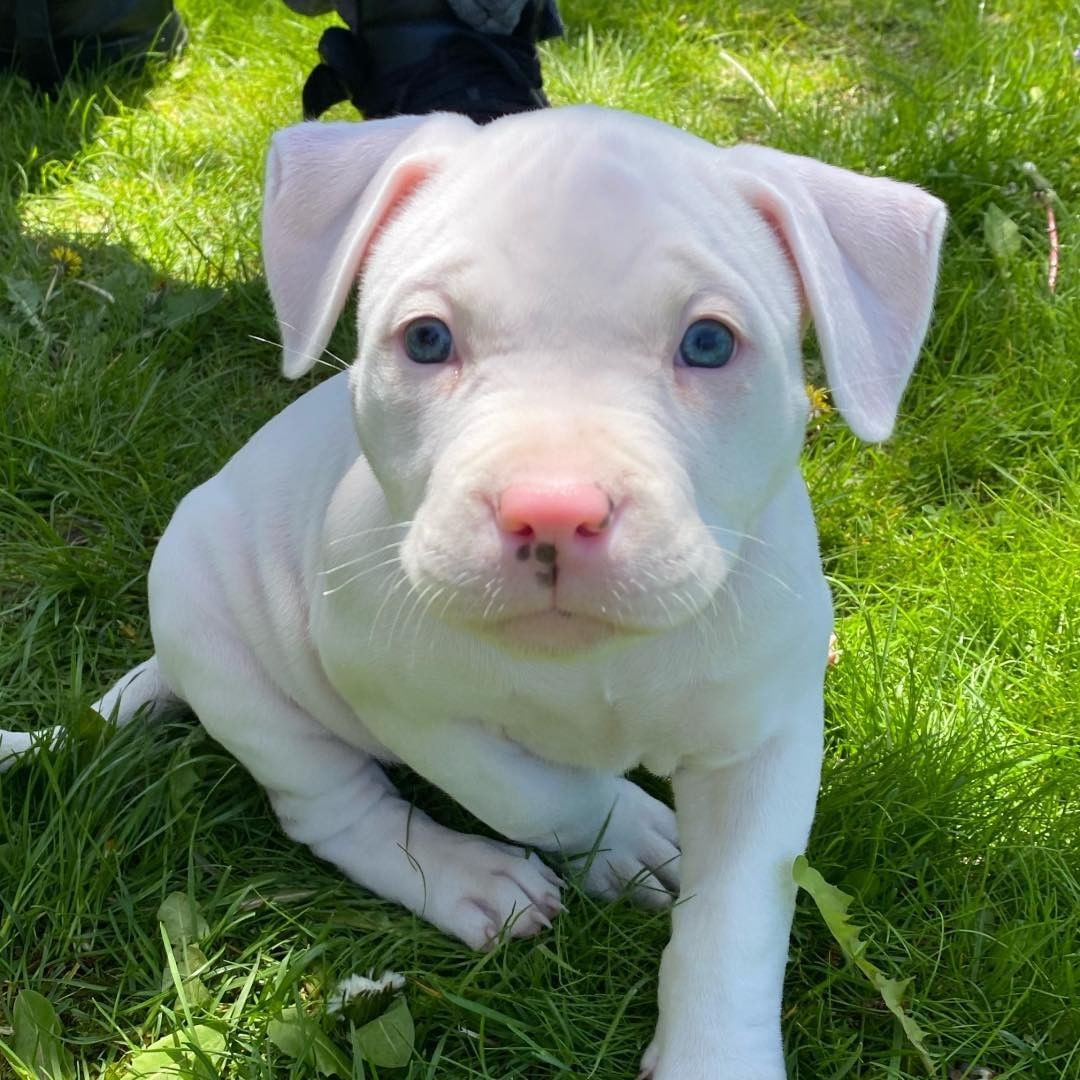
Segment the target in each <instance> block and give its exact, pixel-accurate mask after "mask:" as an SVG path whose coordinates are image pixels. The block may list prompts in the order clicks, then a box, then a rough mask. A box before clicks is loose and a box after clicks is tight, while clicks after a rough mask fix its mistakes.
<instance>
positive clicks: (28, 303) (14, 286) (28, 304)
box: [4, 274, 48, 334]
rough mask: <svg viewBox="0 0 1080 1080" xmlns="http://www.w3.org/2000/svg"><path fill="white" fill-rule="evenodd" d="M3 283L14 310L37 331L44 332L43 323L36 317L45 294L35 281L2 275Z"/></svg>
mask: <svg viewBox="0 0 1080 1080" xmlns="http://www.w3.org/2000/svg"><path fill="white" fill-rule="evenodd" d="M4 285H5V286H6V287H7V295H8V299H9V300H10V301H11V303H12V305H13V306H14V308H15V310H16V311H18V312H19V314H20V315H22V316H23V318H24V319H26V321H27V322H28V323H30V325H31V326H32V327H33V328H34V329H35V330H37V331H38V332H39V333H42V334H46V333H47V332H48V331H46V329H45V324H44V323H43V322H42V321H41V319H40V318H38V313H39V312H40V311H41V305H42V303H43V302H44V299H45V294H44V293H43V292H42V291H41V286H40V285H38V283H37V282H36V281H31V280H30V279H29V278H16V277H11V276H9V275H6V274H5V275H4Z"/></svg>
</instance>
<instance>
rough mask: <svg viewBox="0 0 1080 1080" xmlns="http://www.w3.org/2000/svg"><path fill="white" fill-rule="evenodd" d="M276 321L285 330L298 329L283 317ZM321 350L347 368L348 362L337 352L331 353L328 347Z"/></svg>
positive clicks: (343, 367)
mask: <svg viewBox="0 0 1080 1080" xmlns="http://www.w3.org/2000/svg"><path fill="white" fill-rule="evenodd" d="M278 323H279V324H280V325H281V326H284V327H285V328H286V329H287V330H296V329H298V327H295V326H293V324H292V323H290V322H285V320H284V319H278ZM279 348H280V346H279ZM323 352H324V353H326V355H327V356H329V357H331V358H332V359H334V360H336V361H337V362H338V363H339V364H340V365H341V367H342V369H343V370H348V367H349V363H348V361H347V360H342V359H341V357H340V356H338V355H337V353H332V352H331V351H330V350H329V349H326V348H324V349H323Z"/></svg>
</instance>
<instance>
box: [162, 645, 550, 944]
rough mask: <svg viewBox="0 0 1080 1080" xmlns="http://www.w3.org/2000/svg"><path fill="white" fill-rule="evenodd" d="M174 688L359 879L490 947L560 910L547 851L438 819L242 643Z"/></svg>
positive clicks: (317, 843)
mask: <svg viewBox="0 0 1080 1080" xmlns="http://www.w3.org/2000/svg"><path fill="white" fill-rule="evenodd" d="M200 653H201V655H200V657H199V658H198V661H197V662H196V661H194V660H191V661H185V662H183V663H181V664H180V665H179V666H180V667H182V668H183V667H187V668H188V669H189V670H187V671H181V672H180V673H179V677H174V674H173V671H172V669H171V668H170V670H169V681H170V683H171V684H172V685H173V686H175V687H176V688H177V691H178V692H179V693H180V694H181V696H182V697H183V698H184V700H185V701H187V702H188V704H189V705H190V706H191V707H192V708H193V709H194V711H195V713H196V715H197V716H198V717H199V719H200V720H201V721H202V723H203V726H204V727H205V728H206V729H207V730H208V731H209V732H210V734H211V735H213V736H214V738H215V739H217V740H218V741H219V742H220V743H221V744H222V745H223V746H224V747H225V748H226V749H227V750H229V751H230V752H231V753H232V754H234V755H235V756H236V758H237V759H238V760H239V761H240V762H241V763H242V764H243V765H244V766H245V767H246V768H247V769H248V771H249V772H250V773H251V774H252V776H253V777H254V778H255V779H256V780H257V781H258V782H259V783H260V784H262V786H263V787H264V788H266V790H267V792H268V794H269V796H270V800H271V803H272V804H273V807H274V810H275V811H276V813H277V815H278V817H279V819H280V820H281V823H282V826H283V827H284V829H285V832H286V833H288V835H289V836H291V837H292V838H293V839H295V840H298V841H300V842H301V843H304V844H306V845H307V846H308V847H310V848H311V850H312V851H313V852H315V854H317V855H319V856H320V857H322V858H324V859H327V860H328V861H330V862H332V863H334V865H335V866H337V867H338V868H339V869H340V870H341V871H342V872H343V873H345V874H346V875H348V877H350V878H351V879H352V880H353V881H355V882H357V883H359V884H360V885H363V886H364V887H365V888H368V889H370V890H371V891H372V892H375V893H377V894H378V895H380V896H382V897H385V898H386V899H389V900H396V901H397V902H398V903H400V904H403V905H404V906H405V907H407V908H408V909H409V910H410V911H414V912H416V914H418V915H421V916H422V917H424V918H425V919H427V920H428V921H429V922H431V923H434V924H435V925H436V926H438V927H439V928H440V929H441V930H444V931H445V932H447V933H449V934H452V935H454V936H455V937H458V938H460V939H461V940H462V941H464V942H465V943H466V944H468V945H471V946H473V947H474V948H483V947H484V946H485V945H487V944H488V943H489V942H490V941H491V940H492V938H494V937H495V936H497V935H498V934H499V933H500V931H501V930H502V929H503V927H504V925H507V924H509V932H510V934H511V935H512V936H514V937H524V936H527V935H529V934H533V933H536V932H537V931H538V930H540V929H542V928H543V927H546V926H548V925H549V920H550V919H551V917H553V916H554V915H555V914H557V913H558V911H559V910H560V909H561V905H560V902H559V885H560V884H561V883H560V881H559V879H558V877H557V876H556V875H555V874H554V872H553V871H551V870H550V869H548V867H547V866H545V865H544V863H543V862H541V860H540V859H539V858H538V857H537V856H536V855H529V854H527V853H526V852H525V851H523V850H522V849H521V848H518V847H514V846H512V845H510V844H502V843H496V842H494V841H491V840H487V839H484V838H481V837H477V836H468V835H465V834H462V833H458V832H454V831H453V830H451V829H447V828H444V827H443V826H441V825H439V824H437V823H436V822H434V821H432V820H431V818H429V817H428V816H427V815H426V814H424V813H422V812H421V811H418V810H416V809H415V808H413V807H412V806H411V805H410V804H409V803H407V802H406V801H405V800H404V799H402V797H401V796H400V795H399V794H398V792H397V790H396V789H395V788H394V786H393V785H392V784H391V783H390V781H389V779H388V778H387V777H386V774H385V773H384V772H383V770H382V768H381V767H380V766H379V764H378V762H377V761H375V760H374V759H373V758H372V757H371V756H370V755H369V754H367V753H365V752H364V751H362V750H359V749H357V748H356V747H353V746H350V745H348V744H346V743H344V742H343V741H342V740H340V739H339V738H337V736H335V735H333V734H332V733H330V732H329V731H327V730H326V729H325V728H323V727H322V726H321V725H320V724H318V723H317V722H316V721H315V720H314V719H313V718H312V717H310V716H308V715H307V714H306V713H304V712H303V711H302V710H301V709H299V708H298V707H297V706H296V705H295V704H294V703H293V702H292V701H290V700H289V699H288V698H286V697H285V696H284V695H283V694H282V693H281V692H280V691H279V690H278V689H277V687H276V686H274V684H273V683H272V682H271V681H270V680H269V678H268V677H267V676H266V674H265V672H264V671H263V670H262V669H261V668H260V667H259V665H258V664H257V663H256V662H255V660H254V659H253V658H252V657H251V656H250V654H248V653H247V652H246V650H244V649H243V648H242V647H240V646H235V645H229V646H226V647H225V648H221V647H217V648H215V649H213V650H212V651H211V650H201V651H200Z"/></svg>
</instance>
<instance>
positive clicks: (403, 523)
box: [326, 519, 414, 547]
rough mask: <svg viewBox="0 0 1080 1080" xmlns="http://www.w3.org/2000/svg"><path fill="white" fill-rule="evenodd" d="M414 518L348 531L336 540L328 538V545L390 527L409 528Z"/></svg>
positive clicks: (342, 542)
mask: <svg viewBox="0 0 1080 1080" xmlns="http://www.w3.org/2000/svg"><path fill="white" fill-rule="evenodd" d="M413 520H414V519H410V520H409V521H395V522H393V523H392V524H390V525H374V526H372V528H370V529H360V530H359V532H353V533H346V534H345V535H344V536H339V537H337V538H336V539H334V540H328V541H327V542H326V546H327V547H333V546H334V545H335V544H344V543H345V541H346V540H355V539H356V538H357V537H359V536H370V535H371V533H377V532H385V531H387V530H388V529H407V528H408V527H409V526H410V525H412V523H413Z"/></svg>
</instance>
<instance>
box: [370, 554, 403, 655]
mask: <svg viewBox="0 0 1080 1080" xmlns="http://www.w3.org/2000/svg"><path fill="white" fill-rule="evenodd" d="M408 580H409V579H408V577H407V576H406V574H405V573H404V571H402V572H401V573H400V574H398V575H397V576H396V577H392V578H391V579H390V580H389V582H387V584H386V585H384V586H383V594H384V595H383V598H382V602H381V603H380V604H379V607H378V610H377V611H376V612H375V618H373V619H372V620H371V632H370V633H369V634H368V645H369V646H371V645H374V643H375V629H376V627H378V625H379V619H381V618H382V613H383V610H384V609H385V608H386V605H387V604H388V603H389V602H390V597H392V596H393V595H394V593H396V592H397V591H398V589H400V588H401V586H402V585H404V584H406V583H407V582H408Z"/></svg>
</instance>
